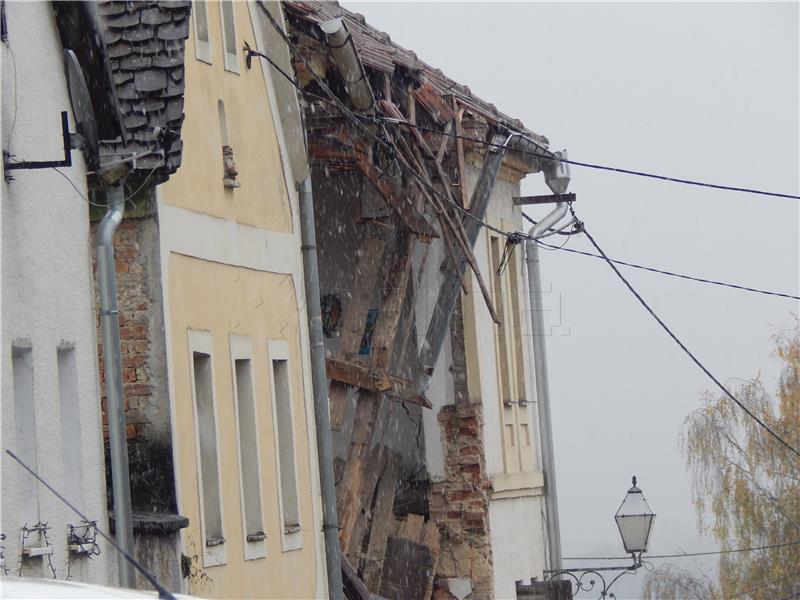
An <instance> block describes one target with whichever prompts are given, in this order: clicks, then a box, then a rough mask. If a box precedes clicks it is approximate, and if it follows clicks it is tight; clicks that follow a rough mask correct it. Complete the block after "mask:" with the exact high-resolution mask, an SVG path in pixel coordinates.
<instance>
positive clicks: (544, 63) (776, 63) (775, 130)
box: [344, 2, 800, 598]
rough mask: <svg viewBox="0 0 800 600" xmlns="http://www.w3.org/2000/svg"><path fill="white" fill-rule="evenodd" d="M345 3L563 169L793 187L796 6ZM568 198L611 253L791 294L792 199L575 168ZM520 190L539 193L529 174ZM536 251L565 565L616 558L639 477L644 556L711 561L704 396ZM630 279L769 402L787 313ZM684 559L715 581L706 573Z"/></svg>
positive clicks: (653, 345)
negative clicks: (546, 304) (694, 493)
mask: <svg viewBox="0 0 800 600" xmlns="http://www.w3.org/2000/svg"><path fill="white" fill-rule="evenodd" d="M344 6H346V7H347V8H349V9H350V10H355V11H357V12H361V13H363V14H364V15H365V16H366V18H367V21H368V22H369V23H370V24H372V25H374V26H376V27H378V28H379V29H382V30H383V31H386V32H387V33H389V34H390V35H391V36H392V39H393V40H394V41H396V42H397V43H399V44H401V45H403V46H405V47H407V48H410V49H413V50H414V51H415V52H416V53H417V54H418V55H419V57H420V58H421V59H422V60H425V61H426V62H428V63H430V64H432V65H434V66H436V67H439V68H441V69H442V70H443V71H444V72H445V73H446V74H447V75H449V76H450V77H452V78H454V79H455V80H457V81H459V82H461V83H464V84H467V85H469V86H470V88H471V89H472V91H473V92H474V93H476V94H477V95H479V96H481V97H482V98H484V99H485V100H488V101H490V102H493V103H494V104H495V105H497V107H498V108H500V109H501V110H503V111H504V112H506V113H508V114H510V115H512V116H514V117H518V118H520V119H521V120H522V121H523V122H524V123H525V125H526V126H527V127H528V128H530V129H532V130H534V131H536V132H537V133H541V134H544V135H546V136H547V137H548V138H549V139H550V141H551V147H552V148H554V149H561V148H567V149H568V150H569V156H570V158H572V159H575V160H580V161H586V162H595V163H602V164H608V165H614V166H621V167H625V168H629V169H640V170H647V171H653V172H657V173H663V174H667V175H672V176H677V177H683V178H693V179H699V180H705V181H710V182H715V183H724V184H731V185H738V186H744V187H755V188H763V189H768V190H774V191H781V192H786V193H794V194H797V193H799V192H800V181H799V179H800V173H799V165H800V150H799V148H800V139H799V137H798V136H799V135H800V134H799V129H800V121H799V119H800V117H799V116H798V114H799V111H800V86H799V81H798V77H799V75H798V74H799V73H800V58H799V57H800V47H799V43H800V42H799V37H798V18H799V16H800V15H799V13H798V4H797V3H794V4H727V3H726V4H720V3H717V4H631V3H627V4H572V3H569V4H567V3H562V4H505V3H493V4H467V3H447V4H410V3H405V4H397V3H354V2H347V3H344ZM570 191H573V192H575V193H577V195H578V202H577V203H576V210H577V211H578V215H579V216H580V217H581V218H582V219H583V220H584V221H585V223H586V226H587V228H588V229H589V230H590V231H591V232H592V234H593V235H594V237H595V238H596V240H597V241H598V243H599V244H600V245H601V246H602V247H603V248H604V250H605V251H606V252H607V253H608V254H609V255H610V256H612V257H615V258H620V259H623V260H630V261H634V262H641V263H643V264H647V265H652V266H656V267H662V268H666V269H670V270H674V271H678V272H685V273H688V274H695V275H698V276H701V277H708V278H712V279H720V280H724V281H730V282H735V283H741V284H745V285H751V286H755V287H761V288H765V289H774V290H776V291H785V292H789V293H795V294H796V293H797V292H798V289H800V258H798V256H799V254H800V252H799V251H800V248H799V246H800V235H799V234H798V226H799V223H798V217H799V216H800V202H797V201H794V200H785V199H776V198H768V197H764V196H754V195H747V194H739V193H733V192H723V191H715V190H709V189H701V188H693V187H688V186H683V185H677V184H670V183H661V182H656V181H652V180H645V179H640V178H635V177H629V176H624V175H617V174H605V173H601V172H597V171H591V170H587V169H582V168H579V167H574V168H573V170H572V184H571V186H570ZM523 192H524V193H548V192H547V188H546V187H545V186H544V183H543V179H542V177H541V176H531V177H528V180H526V181H525V182H524V184H523ZM542 212H543V211H542V210H541V209H539V210H537V211H535V212H534V211H531V214H532V215H533V216H536V215H541V214H542ZM569 247H572V248H578V249H584V250H589V249H590V247H589V244H588V242H587V241H586V240H584V239H572V240H570V241H569ZM542 254H543V257H542V258H543V268H544V279H545V281H549V282H551V283H552V286H553V294H552V298H551V302H550V308H551V309H553V313H552V316H553V317H554V321H553V323H554V324H557V323H559V322H560V323H561V327H557V328H556V329H554V335H553V336H552V337H551V338H550V339H549V340H548V360H549V364H550V381H551V396H552V399H553V404H554V406H553V418H554V435H555V442H556V463H557V475H558V493H559V502H560V507H559V508H560V514H561V529H562V538H563V549H564V554H565V556H575V555H580V556H586V555H619V554H620V552H621V551H622V547H621V543H620V541H619V536H618V533H617V531H616V527H615V525H614V522H613V518H612V517H613V514H614V512H615V511H616V509H617V507H618V505H619V503H620V502H621V500H622V498H623V496H624V494H625V491H626V489H627V488H628V487H629V484H630V476H631V475H632V474H634V473H635V474H636V475H638V476H639V482H640V485H641V487H642V489H643V490H644V493H645V496H646V497H647V498H648V500H649V501H650V503H651V505H652V506H653V507H654V508H655V510H656V512H657V513H658V518H657V520H656V524H655V529H654V534H653V539H652V544H651V548H650V551H651V553H654V554H655V553H670V552H673V551H676V550H685V551H687V552H691V551H695V550H708V549H713V548H714V544H713V541H711V540H709V539H703V538H701V537H700V536H699V535H698V534H697V528H696V517H695V513H694V509H693V508H692V506H691V503H690V498H689V494H690V492H689V479H688V475H687V472H686V470H685V468H684V464H683V458H682V456H681V454H680V451H679V448H678V436H679V433H680V431H681V424H682V422H683V419H684V417H685V416H686V415H687V414H688V413H689V412H690V411H691V410H692V409H694V408H697V407H698V406H699V405H700V400H699V393H700V392H701V391H703V390H707V389H711V387H712V385H713V384H711V382H709V381H708V380H707V379H706V378H705V376H704V375H703V374H702V373H700V372H699V371H698V369H697V368H696V367H695V366H694V365H693V364H692V363H691V362H690V361H689V359H688V358H687V357H686V356H685V355H683V354H682V353H681V351H680V350H679V349H678V348H677V347H676V346H675V345H674V344H673V342H671V341H670V340H669V339H668V338H667V337H666V334H664V333H663V331H661V330H660V328H659V327H658V325H657V324H656V323H655V322H653V321H652V319H651V318H650V317H649V316H648V315H647V314H646V313H645V312H644V310H643V309H642V308H641V307H640V306H639V305H638V304H637V303H636V301H635V300H634V299H633V297H632V296H631V295H630V294H629V293H628V292H627V291H626V290H625V289H624V288H623V287H622V284H621V283H620V282H619V281H618V280H617V279H616V277H615V276H614V275H613V273H612V272H611V271H610V269H608V267H607V266H606V265H604V264H603V263H602V262H601V261H598V260H595V259H590V258H583V257H578V256H572V255H565V254H559V253H557V252H542ZM624 273H625V275H626V276H628V277H629V279H630V281H631V282H632V283H633V285H634V286H635V287H637V288H638V289H639V291H640V292H641V293H642V295H643V296H644V297H645V299H646V300H648V301H649V302H650V303H651V305H652V306H653V308H654V309H655V310H656V312H658V313H659V314H660V316H661V317H662V318H663V319H664V320H665V321H666V322H667V324H669V325H670V326H671V327H672V328H673V330H674V331H675V332H676V334H677V335H678V336H680V337H681V338H683V340H684V341H685V342H686V344H687V345H688V346H689V347H690V348H691V349H692V350H693V351H694V352H695V353H696V354H697V355H698V357H699V358H700V359H701V360H702V361H704V362H705V364H706V365H707V366H708V367H709V368H710V369H711V370H712V372H713V373H715V374H716V375H717V376H718V377H719V378H721V379H722V380H723V381H725V380H729V379H730V378H733V377H742V378H744V377H751V376H754V375H756V374H758V373H761V374H762V379H763V381H764V382H765V384H766V386H767V388H768V389H774V386H775V383H776V378H777V373H778V371H777V363H776V362H775V360H774V358H773V357H772V356H771V352H772V344H771V339H770V338H771V336H772V335H773V334H774V333H776V332H777V331H778V330H780V329H781V328H785V327H788V326H790V325H791V324H792V322H793V317H792V314H793V313H794V314H797V312H798V303H797V302H796V301H791V300H785V299H779V298H771V297H765V296H760V295H756V294H750V293H746V292H740V291H736V290H731V289H723V288H716V287H712V286H706V285H702V284H696V283H692V282H685V281H681V280H676V279H673V278H667V277H663V276H660V275H654V274H649V273H644V272H638V271H631V270H629V269H628V270H624ZM676 564H680V565H681V566H686V567H691V566H692V565H693V564H695V565H696V567H697V568H699V569H702V570H704V571H706V572H708V573H711V572H712V571H713V568H714V565H715V564H716V561H715V560H712V561H705V562H700V561H698V562H696V563H692V562H691V561H689V560H685V559H684V560H681V561H676ZM640 581H641V577H637V578H630V579H629V580H628V581H627V582H623V581H621V582H620V583H618V584H617V586H615V591H617V594H618V597H620V598H624V597H637V595H638V593H639V586H640Z"/></svg>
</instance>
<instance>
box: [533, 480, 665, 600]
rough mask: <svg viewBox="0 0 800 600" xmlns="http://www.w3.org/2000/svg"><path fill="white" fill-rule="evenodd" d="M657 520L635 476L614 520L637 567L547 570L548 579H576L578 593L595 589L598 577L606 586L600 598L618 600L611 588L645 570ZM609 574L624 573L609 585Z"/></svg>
mask: <svg viewBox="0 0 800 600" xmlns="http://www.w3.org/2000/svg"><path fill="white" fill-rule="evenodd" d="M655 518H656V515H655V513H654V512H653V509H652V508H650V505H649V504H648V503H647V500H645V498H644V494H642V490H640V489H639V488H638V487H637V486H636V477H635V476H634V477H633V487H631V489H629V490H628V493H627V494H625V498H624V499H623V500H622V504H620V506H619V509H618V510H617V514H616V515H614V520H615V521H616V522H617V527H618V528H619V535H620V537H621V538H622V545H623V546H624V547H625V552H627V553H628V554H630V555H631V558H632V559H633V564H632V565H624V566H617V567H581V568H576V569H558V570H553V571H545V572H544V578H545V580H551V579H558V578H559V577H560V576H561V575H566V576H568V577H570V578H571V579H572V580H573V582H574V583H573V585H574V586H575V590H574V593H576V594H577V593H578V592H581V591H583V592H588V591H590V590H592V589H594V587H595V585H596V583H597V582H596V580H595V579H594V578H593V576H596V577H598V578H599V579H600V582H601V583H602V586H603V587H602V589H601V590H600V598H606V597H610V598H615V596H614V594H611V593H610V592H609V589H610V588H611V586H612V585H614V583H615V582H616V581H617V579H619V578H620V577H622V576H623V575H625V574H626V573H635V572H636V571H637V570H638V569H640V568H641V567H642V553H644V552H647V543H648V541H649V540H650V532H651V531H652V529H653V521H654V520H655ZM609 571H622V572H621V573H619V574H618V575H617V576H616V577H614V578H613V579H612V580H611V581H610V582H609V583H608V584H606V580H605V577H604V576H603V573H604V572H609Z"/></svg>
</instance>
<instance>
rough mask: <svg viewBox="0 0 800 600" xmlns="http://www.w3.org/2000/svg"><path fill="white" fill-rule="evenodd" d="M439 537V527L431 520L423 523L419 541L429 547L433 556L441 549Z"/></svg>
mask: <svg viewBox="0 0 800 600" xmlns="http://www.w3.org/2000/svg"><path fill="white" fill-rule="evenodd" d="M440 537H441V535H440V533H439V528H438V527H437V526H436V523H434V522H433V521H432V520H431V521H428V522H427V523H425V525H423V527H422V536H421V541H422V543H423V544H425V545H426V546H427V547H428V548H430V549H431V552H432V553H433V554H434V556H438V555H439V552H440V551H441V545H440Z"/></svg>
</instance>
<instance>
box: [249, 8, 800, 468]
mask: <svg viewBox="0 0 800 600" xmlns="http://www.w3.org/2000/svg"><path fill="white" fill-rule="evenodd" d="M257 5H258V7H259V9H260V10H261V11H262V12H263V13H264V14H265V16H266V17H267V19H268V20H269V21H270V23H271V24H272V26H273V28H274V29H275V30H276V31H277V32H278V34H279V36H280V37H281V38H282V39H283V40H284V42H285V43H286V44H287V45H288V47H289V49H290V50H291V51H292V53H293V54H295V55H296V56H297V57H298V58H299V59H300V60H301V62H303V64H304V65H305V66H306V68H307V69H308V70H309V72H310V73H311V76H312V77H313V78H314V80H315V81H317V83H318V84H319V85H320V87H321V88H322V89H323V90H324V91H325V93H326V94H328V95H329V96H330V97H331V99H333V100H334V101H335V102H336V103H337V105H338V106H339V107H340V109H341V110H342V111H343V112H344V114H345V115H347V116H348V118H350V120H351V121H352V122H353V123H354V124H355V125H357V126H358V127H359V128H361V129H362V130H364V131H366V132H367V133H368V134H369V135H370V136H372V137H374V138H375V139H376V140H378V141H379V142H382V143H383V144H384V145H387V143H386V142H385V141H384V140H381V138H380V137H379V136H378V135H377V134H376V133H375V132H374V131H372V130H370V129H369V128H368V127H366V126H365V125H364V124H363V123H362V122H361V120H360V119H358V118H357V116H356V115H354V114H353V112H352V111H351V110H350V109H349V108H347V107H346V106H345V105H344V103H343V102H342V101H341V100H339V99H338V98H337V97H336V95H335V94H334V93H333V91H332V90H331V89H330V88H329V87H328V86H327V84H325V83H324V82H323V81H322V80H321V78H320V77H319V76H318V75H317V74H316V73H315V72H314V70H313V69H312V68H311V65H310V64H309V63H308V60H307V59H306V58H305V57H304V56H302V54H301V53H300V52H299V50H298V49H297V47H296V45H295V44H294V43H293V42H292V41H291V40H290V39H289V36H288V35H287V34H286V32H284V31H283V29H282V28H281V27H280V25H279V24H278V22H277V21H276V20H275V18H274V17H273V16H272V14H271V13H270V12H269V10H267V8H266V7H265V6H263V3H262V2H260V1H259V2H257ZM378 120H382V121H387V122H388V121H391V122H394V123H400V124H408V123H407V122H406V121H399V120H397V119H387V118H383V117H378ZM412 126H415V127H416V125H415V124H412ZM423 129H425V128H423ZM433 131H434V132H435V133H441V132H440V131H438V130H433ZM473 141H479V142H481V143H485V144H487V145H491V146H497V147H505V146H504V145H502V144H494V143H490V142H484V141H483V140H479V139H477V138H475V139H474V140H473ZM528 153H529V154H534V155H536V156H539V157H541V156H542V155H541V154H536V153H533V152H528ZM548 158H551V159H552V157H548ZM555 159H557V160H561V161H562V162H566V163H569V164H576V165H578V166H587V167H592V168H602V169H606V170H613V171H618V172H625V173H628V174H638V175H642V176H648V177H655V178H659V179H667V180H671V181H676V182H678V183H690V184H693V185H701V186H704V187H714V188H719V189H729V190H731V191H749V192H753V193H760V194H765V195H771V196H782V197H791V198H797V199H800V196H790V195H786V194H776V193H771V192H763V191H759V190H748V189H744V188H734V187H731V186H719V185H716V184H705V183H702V182H696V181H689V180H679V179H675V178H668V177H665V176H658V175H654V174H647V173H637V172H634V171H629V170H625V169H616V168H613V167H603V166H601V165H590V164H589V163H580V162H577V161H570V160H567V159H562V158H561V157H557V156H556V157H555ZM413 174H414V175H415V176H416V177H420V174H419V173H416V172H414V173H413ZM437 195H438V194H437ZM442 200H443V201H444V202H446V203H448V204H449V205H451V206H453V207H455V208H456V209H457V210H458V211H460V212H461V213H463V214H464V215H465V216H467V217H469V218H471V219H473V220H474V221H477V222H478V223H479V224H480V225H481V226H483V227H487V228H489V229H492V230H495V231H496V232H497V233H500V234H502V235H505V236H506V238H508V236H509V235H511V234H510V232H506V231H503V230H502V229H499V228H496V227H493V226H491V225H489V224H488V223H486V222H484V221H483V220H482V219H480V218H478V217H476V216H475V215H473V214H472V213H471V212H470V211H468V210H466V209H464V208H463V207H461V206H459V205H458V204H457V203H455V202H452V201H450V200H449V199H448V198H444V197H442ZM573 220H574V221H575V222H576V226H575V228H574V229H575V230H576V231H580V232H582V233H583V234H584V235H585V236H586V237H587V238H588V239H589V241H590V242H591V243H592V245H593V246H594V247H595V249H596V250H597V251H598V252H599V254H600V255H601V258H603V259H604V260H605V261H606V263H608V265H609V266H610V267H611V269H612V270H613V271H614V272H615V273H616V275H617V276H618V277H619V278H620V279H621V280H622V282H623V283H624V284H625V286H626V287H627V288H628V289H629V291H630V292H631V293H632V294H633V295H634V296H635V297H636V299H637V300H638V301H639V302H640V303H641V304H642V306H644V308H645V309H646V310H647V311H648V312H649V313H650V315H651V316H652V317H653V318H654V319H655V320H656V321H657V322H658V323H659V325H661V327H662V328H663V329H664V331H666V332H667V334H668V335H669V336H670V337H671V338H672V339H673V341H675V343H677V344H678V346H679V347H680V348H681V349H682V350H683V351H684V352H685V353H686V354H687V356H689V358H691V359H692V361H693V362H694V363H695V364H696V365H697V366H698V367H699V368H700V369H701V370H702V371H703V372H704V373H705V374H706V375H707V376H708V377H709V378H710V379H711V380H712V381H713V382H714V383H715V384H716V385H717V386H718V387H719V388H720V389H721V390H722V391H723V393H724V394H725V395H726V396H727V397H728V398H730V399H731V400H732V401H733V402H734V403H735V404H736V405H738V406H739V407H740V408H741V409H742V410H743V411H744V412H745V414H747V415H748V416H749V417H750V418H751V419H753V420H754V421H755V422H756V423H758V425H759V426H761V427H762V428H763V429H764V430H765V431H767V432H768V433H769V434H770V435H771V436H772V437H773V438H775V439H776V440H777V441H778V442H779V443H780V444H782V445H783V446H785V447H786V448H787V449H789V450H790V451H791V452H793V453H794V454H795V455H797V456H798V457H800V451H799V450H797V449H796V448H794V447H793V446H792V445H791V444H789V443H788V442H787V441H786V440H784V439H783V438H782V437H781V436H780V435H778V434H777V433H776V432H775V431H774V430H773V429H772V428H771V427H769V425H767V424H766V423H764V421H762V420H761V419H760V418H759V417H758V416H757V415H755V414H754V413H753V412H752V411H750V409H748V408H747V407H746V406H745V405H744V404H742V403H741V402H740V401H739V400H738V399H737V398H736V397H735V396H734V395H733V394H732V393H731V392H730V391H729V390H728V389H727V388H726V387H725V386H724V385H723V384H722V382H720V381H719V380H718V379H717V378H716V377H715V376H714V375H713V374H712V373H711V372H710V371H709V370H708V368H706V367H705V365H704V364H703V363H701V362H700V360H699V359H698V358H697V357H696V356H695V355H694V354H693V353H692V352H691V351H690V350H689V349H688V348H687V347H686V345H685V344H684V343H683V342H682V341H681V340H680V339H679V338H678V337H677V336H676V335H675V334H674V333H673V332H672V330H670V329H669V327H668V326H667V325H666V324H665V323H664V321H662V320H661V318H660V317H659V316H658V315H657V314H656V313H655V312H654V311H653V309H652V308H651V307H650V305H649V304H647V302H646V301H645V300H644V299H643V298H642V297H641V295H639V293H638V292H637V291H636V290H635V289H634V288H633V286H632V285H631V284H630V283H629V282H628V280H627V279H625V277H624V275H622V273H621V272H620V271H619V269H617V267H616V265H615V264H614V262H613V261H612V260H611V259H609V258H608V256H606V254H605V253H604V252H603V250H602V249H601V248H600V246H599V245H598V244H597V242H596V241H595V240H594V238H593V237H592V236H591V234H590V233H589V232H588V231H587V230H586V228H585V226H584V224H583V223H582V222H580V221H578V220H577V217H575V216H574V211H573ZM567 226H569V224H568V225H567ZM515 233H516V234H518V235H519V236H520V238H521V239H534V238H533V237H532V236H530V235H526V234H523V233H521V232H515Z"/></svg>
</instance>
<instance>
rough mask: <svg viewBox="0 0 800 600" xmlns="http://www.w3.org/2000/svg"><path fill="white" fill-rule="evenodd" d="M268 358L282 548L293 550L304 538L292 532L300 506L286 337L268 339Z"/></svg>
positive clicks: (298, 524) (297, 523) (296, 531)
mask: <svg viewBox="0 0 800 600" xmlns="http://www.w3.org/2000/svg"><path fill="white" fill-rule="evenodd" d="M269 360H270V370H271V375H272V397H273V407H274V418H275V440H276V443H277V445H278V472H279V474H280V496H281V498H280V500H281V513H282V514H281V516H282V522H283V538H282V539H283V549H284V550H293V549H296V548H299V547H300V544H301V542H302V538H301V536H299V535H292V534H299V532H300V507H299V506H298V502H297V475H296V467H295V445H294V419H293V417H292V388H291V371H290V364H289V346H288V344H287V343H286V342H285V341H283V340H271V341H270V342H269Z"/></svg>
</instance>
